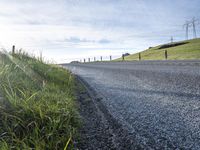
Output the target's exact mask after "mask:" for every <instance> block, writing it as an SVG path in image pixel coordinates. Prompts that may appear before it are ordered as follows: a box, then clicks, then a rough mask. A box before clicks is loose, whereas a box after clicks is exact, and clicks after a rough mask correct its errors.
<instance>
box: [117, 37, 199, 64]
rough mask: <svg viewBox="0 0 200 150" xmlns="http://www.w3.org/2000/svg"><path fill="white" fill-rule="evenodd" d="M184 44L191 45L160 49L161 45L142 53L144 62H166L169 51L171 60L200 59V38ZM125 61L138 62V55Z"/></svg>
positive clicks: (126, 58) (130, 56)
mask: <svg viewBox="0 0 200 150" xmlns="http://www.w3.org/2000/svg"><path fill="white" fill-rule="evenodd" d="M183 42H189V43H187V44H184V45H179V46H175V47H170V48H164V49H158V48H159V47H160V46H161V45H159V46H156V47H153V48H150V49H147V50H145V51H142V52H141V57H142V60H164V59H165V57H164V51H165V50H167V51H168V59H169V60H184V59H185V60H189V59H200V38H198V39H193V40H188V41H183ZM117 60H120V59H117ZM125 60H128V61H129V60H138V53H136V54H132V55H129V56H127V57H125Z"/></svg>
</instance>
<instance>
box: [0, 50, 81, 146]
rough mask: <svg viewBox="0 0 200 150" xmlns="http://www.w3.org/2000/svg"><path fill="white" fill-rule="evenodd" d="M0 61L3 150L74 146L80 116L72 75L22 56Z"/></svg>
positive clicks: (0, 114) (59, 68)
mask: <svg viewBox="0 0 200 150" xmlns="http://www.w3.org/2000/svg"><path fill="white" fill-rule="evenodd" d="M0 59H1V62H0V91H1V95H3V97H4V99H3V100H0V149H5V150H6V149H20V150H21V149H26V150H27V149H31V148H34V149H36V150H43V149H64V148H70V147H71V146H73V139H74V136H75V135H76V129H77V128H78V126H79V116H78V113H77V110H76V106H75V102H74V100H75V96H74V85H75V84H74V83H75V80H74V77H73V76H72V75H71V73H70V72H68V71H66V70H65V69H62V68H61V67H57V66H52V65H47V64H45V63H43V62H41V61H39V60H37V59H35V58H31V57H29V56H28V55H27V54H22V53H19V54H15V55H14V57H12V56H8V55H4V54H1V53H0Z"/></svg>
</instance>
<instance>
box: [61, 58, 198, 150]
mask: <svg viewBox="0 0 200 150" xmlns="http://www.w3.org/2000/svg"><path fill="white" fill-rule="evenodd" d="M64 66H65V67H66V68H68V69H69V70H71V71H72V72H73V73H75V74H77V75H78V76H80V77H81V78H82V79H84V80H85V81H86V82H87V83H88V84H89V85H90V86H91V87H92V88H94V89H95V91H96V92H98V93H100V94H101V95H102V96H103V97H104V99H102V101H103V104H104V105H105V107H106V108H107V110H108V111H109V113H110V114H111V115H112V116H113V117H114V118H115V119H116V120H117V121H118V122H119V123H120V124H122V126H123V128H125V129H126V130H127V131H128V132H129V133H130V134H134V135H135V137H136V140H137V142H139V143H140V144H141V145H143V147H145V148H147V149H150V148H152V149H161V148H162V149H163V148H165V149H168V148H169V149H175V148H178V149H181V148H183V149H196V150H198V149H200V61H141V62H99V63H85V64H65V65H64Z"/></svg>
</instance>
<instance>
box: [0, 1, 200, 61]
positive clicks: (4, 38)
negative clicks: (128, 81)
mask: <svg viewBox="0 0 200 150" xmlns="http://www.w3.org/2000/svg"><path fill="white" fill-rule="evenodd" d="M172 2H173V3H172ZM180 3H181V4H180ZM191 3H192V2H190V5H189V2H187V1H186V0H182V1H180V0H173V1H172V0H168V1H162V2H161V1H158V0H149V1H144V0H124V1H120V0H109V1H108V0H94V1H91V0H56V1H55V0H45V1H41V0H20V1H19V0H1V1H0V43H1V44H3V46H5V47H6V48H8V49H9V48H10V47H11V46H12V45H13V44H16V47H20V48H21V47H22V48H25V49H27V50H28V51H30V52H31V51H34V52H38V51H43V53H44V55H45V57H47V58H53V59H55V60H56V61H61V60H65V58H68V59H69V60H73V59H80V58H83V57H93V55H95V56H98V55H105V56H107V55H110V53H112V54H113V55H119V56H120V55H121V53H123V52H124V51H126V50H127V51H128V52H136V51H138V50H143V49H145V48H147V47H149V46H153V45H155V44H159V43H161V42H168V41H169V39H170V36H174V38H175V39H183V37H184V31H183V30H182V24H183V23H184V22H185V19H188V18H191V16H193V15H194V16H196V15H197V13H196V12H199V9H200V8H199V7H197V6H198V3H199V2H198V0H194V1H193V3H194V5H193V4H191ZM181 8H184V9H181ZM188 11H189V12H188ZM197 17H198V16H197ZM198 34H199V32H198Z"/></svg>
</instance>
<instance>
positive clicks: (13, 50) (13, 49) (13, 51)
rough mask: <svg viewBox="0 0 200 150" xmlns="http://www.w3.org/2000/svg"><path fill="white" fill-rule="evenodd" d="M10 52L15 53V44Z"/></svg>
mask: <svg viewBox="0 0 200 150" xmlns="http://www.w3.org/2000/svg"><path fill="white" fill-rule="evenodd" d="M12 54H15V45H13V47H12Z"/></svg>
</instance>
